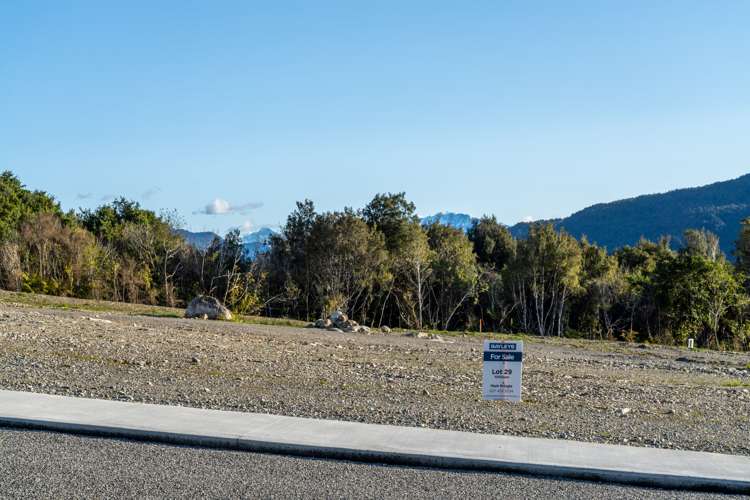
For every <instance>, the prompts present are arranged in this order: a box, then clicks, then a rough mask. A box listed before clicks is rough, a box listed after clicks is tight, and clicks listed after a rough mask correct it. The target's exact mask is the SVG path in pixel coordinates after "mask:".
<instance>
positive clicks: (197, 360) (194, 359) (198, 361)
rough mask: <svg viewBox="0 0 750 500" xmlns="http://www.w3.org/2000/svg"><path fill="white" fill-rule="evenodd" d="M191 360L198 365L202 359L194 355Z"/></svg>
mask: <svg viewBox="0 0 750 500" xmlns="http://www.w3.org/2000/svg"><path fill="white" fill-rule="evenodd" d="M190 362H191V363H193V364H194V365H197V364H200V362H201V360H200V358H198V357H196V356H193V358H192V359H191V360H190Z"/></svg>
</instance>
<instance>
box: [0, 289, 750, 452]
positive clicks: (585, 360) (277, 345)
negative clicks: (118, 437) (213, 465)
mask: <svg viewBox="0 0 750 500" xmlns="http://www.w3.org/2000/svg"><path fill="white" fill-rule="evenodd" d="M9 297H10V298H9ZM12 298H13V296H9V295H7V294H6V295H3V296H2V297H0V388H3V389H10V390H20V391H33V392H44V393H51V394H64V395H71V396H83V397H91V398H104V399H117V400H124V401H142V402H149V403H160V404H171V405H187V406H195V407H201V408H217V409H228V410H239V411H251V412H261V413H274V414H283V415H293V416H303V417H316V418H330V419H341V420H354V421H361V422H369V423H383V424H395V425H406V426H424V427H432V428H440V429H454V430H464V431H472V432H486V433H505V434H512V435H522V436H536V437H549V438H562V439H572V440H582V441H592V442H607V443H619V444H629V445H635V446H652V447H662V448H678V449H691V450H703V451H715V452H720V453H732V454H743V455H750V370H748V364H749V363H750V355H748V353H742V354H739V353H712V352H705V351H700V352H698V351H694V352H689V351H686V350H679V349H674V348H663V347H653V346H638V345H626V344H617V343H603V342H598V343H596V342H585V341H570V340H562V341H559V340H556V339H554V340H542V339H537V338H529V339H526V340H527V347H526V350H527V355H526V361H525V366H524V401H523V403H521V404H517V405H513V404H510V403H498V402H486V401H483V400H482V399H481V364H482V361H481V358H482V353H481V339H480V338H478V337H473V336H465V337H462V336H457V337H444V341H442V342H441V341H433V340H427V339H418V338H410V337H406V336H404V335H403V334H389V335H382V334H378V335H364V334H341V333H335V332H327V331H322V330H316V329H304V328H294V327H279V326H264V325H252V324H243V323H228V322H208V321H201V320H185V319H176V318H163V317H150V316H144V315H137V314H134V313H133V314H131V313H128V312H113V313H109V312H104V311H103V309H106V307H105V306H102V305H100V306H97V308H98V309H100V310H99V311H98V312H91V311H85V310H70V309H60V308H59V307H60V306H61V305H66V306H67V307H71V306H73V307H76V304H77V303H76V302H75V301H70V300H68V301H67V302H65V303H64V304H58V308H56V309H52V308H42V309H38V308H34V307H30V306H29V305H28V304H13V303H10V302H12V300H11V299H12ZM79 305H80V306H81V307H90V306H89V305H86V304H83V305H81V304H79ZM113 307H114V306H113ZM118 307H120V306H118ZM120 309H122V307H120ZM138 312H140V313H143V311H142V310H140V309H139V310H138ZM159 314H161V313H159Z"/></svg>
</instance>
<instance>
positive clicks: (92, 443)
mask: <svg viewBox="0 0 750 500" xmlns="http://www.w3.org/2000/svg"><path fill="white" fill-rule="evenodd" d="M0 456H2V457H3V459H2V460H0V497H2V498H19V499H20V498H23V499H30V498H55V499H64V498H248V497H249V498H379V499H380V498H398V499H401V498H498V495H499V493H500V492H502V497H503V498H580V499H590V498H639V499H641V498H675V499H677V498H679V499H698V498H717V499H719V498H722V499H723V498H739V497H731V496H722V495H709V494H701V493H691V492H685V491H670V490H658V489H649V488H636V487H628V486H619V485H608V484H601V483H594V482H587V481H565V480H558V479H550V478H543V477H527V476H521V475H514V474H494V473H493V474H490V473H475V472H457V471H444V470H432V469H420V468H410V467H392V466H386V465H372V464H361V463H353V462H345V461H330V460H316V459H305V458H294V457H284V456H276V455H261V454H256V453H243V452H232V451H218V450H209V449H201V448H187V447H177V446H166V445H157V444H147V443H140V442H132V441H122V440H109V439H99V438H87V437H80V436H69V435H64V434H55V433H47V432H33V431H18V430H11V429H3V428H0Z"/></svg>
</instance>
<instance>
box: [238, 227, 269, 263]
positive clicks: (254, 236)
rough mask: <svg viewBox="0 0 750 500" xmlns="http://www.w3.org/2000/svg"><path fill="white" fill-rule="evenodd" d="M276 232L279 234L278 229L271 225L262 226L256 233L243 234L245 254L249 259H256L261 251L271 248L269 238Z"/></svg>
mask: <svg viewBox="0 0 750 500" xmlns="http://www.w3.org/2000/svg"><path fill="white" fill-rule="evenodd" d="M275 234H277V233H276V231H274V230H273V229H271V228H270V227H262V228H260V229H258V230H257V231H255V232H254V233H250V234H247V235H245V236H243V237H242V242H243V245H244V247H245V256H246V257H247V258H249V259H254V258H255V257H256V256H257V255H258V254H260V253H266V252H268V251H269V250H270V249H271V245H270V241H269V240H270V239H271V236H273V235H275Z"/></svg>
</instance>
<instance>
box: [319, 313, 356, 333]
mask: <svg viewBox="0 0 750 500" xmlns="http://www.w3.org/2000/svg"><path fill="white" fill-rule="evenodd" d="M308 326H309V327H311V328H324V329H326V330H328V331H330V332H348V333H370V328H368V327H366V326H364V325H360V324H359V323H357V322H356V321H354V320H353V319H349V317H348V316H347V315H346V314H344V313H343V312H341V311H336V312H335V313H333V314H331V315H330V316H328V317H327V318H322V319H319V320H317V321H316V322H315V323H310V324H309V325H308Z"/></svg>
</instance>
